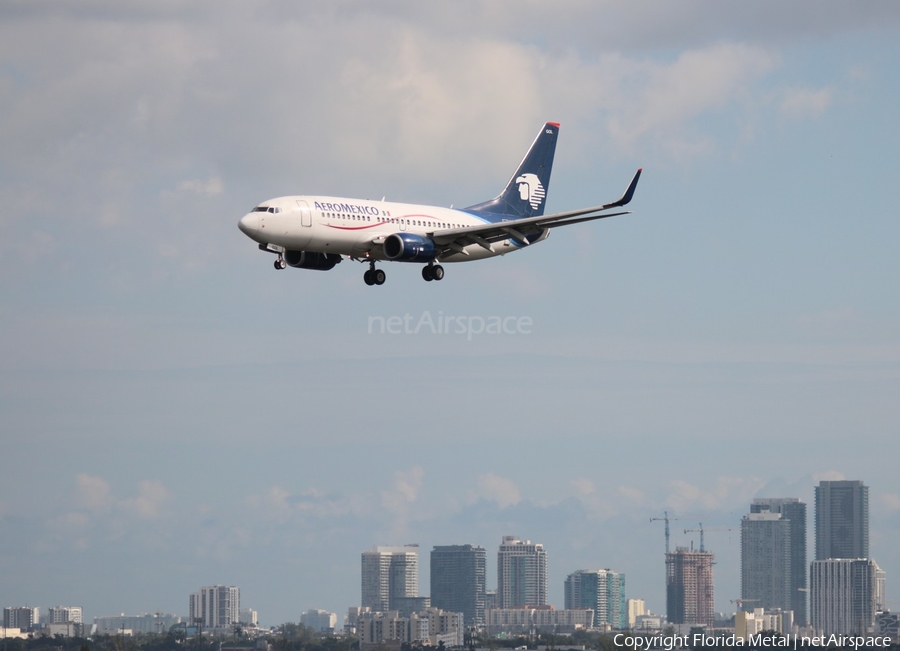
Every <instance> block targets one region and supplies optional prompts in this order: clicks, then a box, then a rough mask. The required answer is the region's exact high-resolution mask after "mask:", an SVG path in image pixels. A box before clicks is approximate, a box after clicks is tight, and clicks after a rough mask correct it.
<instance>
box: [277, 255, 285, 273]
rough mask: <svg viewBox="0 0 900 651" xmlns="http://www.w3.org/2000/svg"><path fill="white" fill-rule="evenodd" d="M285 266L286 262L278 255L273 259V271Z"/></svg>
mask: <svg viewBox="0 0 900 651" xmlns="http://www.w3.org/2000/svg"><path fill="white" fill-rule="evenodd" d="M285 267H287V262H285V261H284V258H282V257H281V256H280V255H279V256H278V258H276V260H275V271H281V270H282V269H284V268H285Z"/></svg>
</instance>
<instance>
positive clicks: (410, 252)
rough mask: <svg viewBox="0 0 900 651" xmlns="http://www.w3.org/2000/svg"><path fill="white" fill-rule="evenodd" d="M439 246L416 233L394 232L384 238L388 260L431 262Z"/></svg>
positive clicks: (385, 253)
mask: <svg viewBox="0 0 900 651" xmlns="http://www.w3.org/2000/svg"><path fill="white" fill-rule="evenodd" d="M436 253H437V247H436V246H435V245H434V242H433V241H432V240H431V239H429V238H427V237H422V236H421V235H416V234H415V233H393V234H391V235H388V236H387V238H385V240H384V255H385V257H386V258H387V259H388V260H400V261H401V262H415V261H421V262H430V261H431V260H434V256H435V254H436Z"/></svg>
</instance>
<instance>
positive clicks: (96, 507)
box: [75, 474, 115, 511]
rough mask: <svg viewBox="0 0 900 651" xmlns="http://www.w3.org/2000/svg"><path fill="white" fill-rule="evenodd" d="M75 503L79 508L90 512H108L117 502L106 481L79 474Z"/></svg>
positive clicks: (76, 479) (76, 480)
mask: <svg viewBox="0 0 900 651" xmlns="http://www.w3.org/2000/svg"><path fill="white" fill-rule="evenodd" d="M75 502H76V504H77V505H78V506H79V507H81V508H85V509H88V510H90V511H106V510H109V508H110V507H111V506H112V505H113V503H114V502H115V500H114V499H113V497H112V495H111V493H110V489H109V483H108V482H107V481H106V480H105V479H103V478H101V477H92V476H91V475H87V474H79V475H78V476H77V477H75Z"/></svg>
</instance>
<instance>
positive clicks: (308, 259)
mask: <svg viewBox="0 0 900 651" xmlns="http://www.w3.org/2000/svg"><path fill="white" fill-rule="evenodd" d="M284 261H285V262H287V263H288V264H289V265H290V266H292V267H295V268H297V269H314V270H316V271H328V270H329V269H334V265H336V264H337V263H338V262H340V261H341V256H340V255H338V254H337V253H312V252H311V251H285V252H284Z"/></svg>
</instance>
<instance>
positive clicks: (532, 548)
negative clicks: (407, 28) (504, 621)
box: [497, 536, 547, 608]
mask: <svg viewBox="0 0 900 651" xmlns="http://www.w3.org/2000/svg"><path fill="white" fill-rule="evenodd" d="M497 602H498V603H497V607H498V608H515V607H517V606H543V605H545V604H546V603H547V552H546V551H545V550H544V546H543V545H541V544H540V543H532V542H531V541H530V540H525V541H522V540H519V539H518V538H517V537H516V536H503V542H502V543H500V551H499V552H497Z"/></svg>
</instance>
